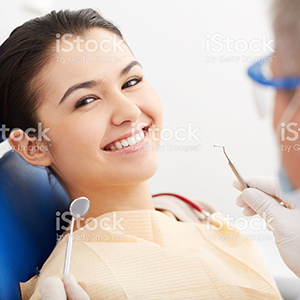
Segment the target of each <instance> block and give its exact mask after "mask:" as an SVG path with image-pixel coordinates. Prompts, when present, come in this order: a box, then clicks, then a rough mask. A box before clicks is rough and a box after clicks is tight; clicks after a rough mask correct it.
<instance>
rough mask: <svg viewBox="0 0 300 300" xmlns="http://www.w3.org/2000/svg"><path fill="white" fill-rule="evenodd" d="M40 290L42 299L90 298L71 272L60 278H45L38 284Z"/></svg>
mask: <svg viewBox="0 0 300 300" xmlns="http://www.w3.org/2000/svg"><path fill="white" fill-rule="evenodd" d="M40 292H41V295H42V298H41V299H42V300H67V299H68V300H90V297H89V296H88V294H87V293H86V292H85V291H84V290H83V289H82V288H81V287H80V286H79V284H78V283H77V281H76V279H75V277H74V276H73V275H72V274H65V275H64V276H63V278H62V279H60V278H58V277H48V278H46V279H45V280H44V281H43V282H42V283H41V285H40Z"/></svg>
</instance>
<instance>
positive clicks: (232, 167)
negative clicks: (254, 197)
mask: <svg viewBox="0 0 300 300" xmlns="http://www.w3.org/2000/svg"><path fill="white" fill-rule="evenodd" d="M214 147H221V148H223V152H224V154H225V156H226V158H227V160H228V165H229V167H230V168H231V170H232V171H233V173H234V175H235V177H236V178H237V180H238V181H239V182H240V184H241V186H242V187H243V189H246V188H248V187H249V186H248V185H247V183H246V181H245V180H244V178H243V177H242V175H241V174H240V173H239V171H238V170H237V168H236V167H235V166H234V164H233V162H232V161H231V160H230V159H229V157H228V156H227V154H226V151H225V147H224V146H222V145H214Z"/></svg>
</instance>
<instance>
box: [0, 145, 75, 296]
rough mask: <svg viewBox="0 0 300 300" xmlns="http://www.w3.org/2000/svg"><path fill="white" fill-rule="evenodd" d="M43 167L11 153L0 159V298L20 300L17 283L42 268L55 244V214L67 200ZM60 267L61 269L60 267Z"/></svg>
mask: <svg viewBox="0 0 300 300" xmlns="http://www.w3.org/2000/svg"><path fill="white" fill-rule="evenodd" d="M51 183H52V185H51V184H50V183H49V180H48V174H47V171H46V169H45V168H44V167H38V166H33V165H31V164H29V163H27V162H26V161H25V160H24V159H23V158H22V157H21V156H20V155H19V154H18V153H16V152H15V151H13V150H11V151H9V152H7V153H6V154H4V156H3V157H2V158H1V159H0V214H1V216H0V220H1V225H2V226H1V230H0V245H1V246H0V265H1V268H0V299H21V298H20V292H19V282H24V281H27V280H29V279H30V277H31V276H32V275H34V270H35V269H36V268H39V269H40V268H41V266H42V265H43V263H44V262H45V260H46V259H47V257H48V256H49V255H50V253H51V251H52V250H53V248H54V246H55V243H56V234H61V233H62V232H61V231H59V230H58V231H57V230H56V229H57V228H56V216H57V215H56V213H57V211H59V212H60V213H63V212H65V211H67V210H68V207H69V203H70V199H69V197H68V195H67V193H66V191H65V190H64V188H63V187H62V186H61V185H60V183H59V182H58V181H57V179H56V178H54V177H52V178H51ZM62 267H63V266H62Z"/></svg>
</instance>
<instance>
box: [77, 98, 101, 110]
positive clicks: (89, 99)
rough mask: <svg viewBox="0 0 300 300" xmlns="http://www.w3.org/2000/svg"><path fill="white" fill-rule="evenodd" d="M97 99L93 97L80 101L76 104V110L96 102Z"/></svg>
mask: <svg viewBox="0 0 300 300" xmlns="http://www.w3.org/2000/svg"><path fill="white" fill-rule="evenodd" d="M96 99H97V98H96V97H92V96H88V97H85V98H83V99H80V100H79V101H78V102H77V103H76V104H75V108H78V107H80V106H84V105H87V104H89V103H91V102H93V101H94V100H96Z"/></svg>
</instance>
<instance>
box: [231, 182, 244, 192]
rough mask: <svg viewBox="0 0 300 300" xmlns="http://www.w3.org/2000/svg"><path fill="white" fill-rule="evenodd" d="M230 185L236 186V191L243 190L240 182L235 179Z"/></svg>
mask: <svg viewBox="0 0 300 300" xmlns="http://www.w3.org/2000/svg"><path fill="white" fill-rule="evenodd" d="M232 186H233V187H234V188H236V189H237V190H238V191H241V192H242V191H243V188H242V186H241V184H240V183H239V182H238V181H237V180H234V181H233V183H232Z"/></svg>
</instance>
